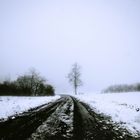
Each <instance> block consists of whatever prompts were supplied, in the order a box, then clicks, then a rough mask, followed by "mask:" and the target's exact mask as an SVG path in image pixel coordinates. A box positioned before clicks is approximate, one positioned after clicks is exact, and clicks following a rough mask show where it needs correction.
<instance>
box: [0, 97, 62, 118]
mask: <svg viewBox="0 0 140 140" xmlns="http://www.w3.org/2000/svg"><path fill="white" fill-rule="evenodd" d="M58 98H60V96H58V95H56V96H52V97H51V96H49V97H47V96H45V97H41V96H40V97H16V96H0V119H2V118H7V117H9V116H13V115H15V114H19V113H22V112H24V111H27V110H29V109H31V108H34V107H37V106H39V105H42V104H46V103H48V102H52V101H55V100H56V99H58Z"/></svg>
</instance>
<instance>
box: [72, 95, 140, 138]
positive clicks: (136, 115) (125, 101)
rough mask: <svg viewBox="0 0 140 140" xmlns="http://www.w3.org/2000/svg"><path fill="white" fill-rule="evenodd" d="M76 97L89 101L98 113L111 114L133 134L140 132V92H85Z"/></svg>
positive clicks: (113, 118)
mask: <svg viewBox="0 0 140 140" xmlns="http://www.w3.org/2000/svg"><path fill="white" fill-rule="evenodd" d="M75 97H77V98H78V99H80V100H81V101H84V102H86V103H88V104H89V105H90V106H91V107H92V108H93V109H94V110H95V111H96V112H97V113H103V114H105V115H107V116H110V117H111V118H112V120H113V121H114V122H117V123H119V124H120V125H121V127H125V128H127V129H128V130H129V131H130V132H131V133H132V134H134V135H137V134H138V133H140V92H130V93H110V94H109V93H107V94H90V95H88V94H87V95H86V94H85V95H77V96H75Z"/></svg>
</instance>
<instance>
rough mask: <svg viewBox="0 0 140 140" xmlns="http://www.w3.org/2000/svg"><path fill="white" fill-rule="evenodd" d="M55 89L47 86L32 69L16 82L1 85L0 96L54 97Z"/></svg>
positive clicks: (6, 82)
mask: <svg viewBox="0 0 140 140" xmlns="http://www.w3.org/2000/svg"><path fill="white" fill-rule="evenodd" d="M54 94H55V91H54V88H53V86H52V85H50V84H46V80H45V78H44V77H42V76H40V74H39V73H37V72H36V70H34V69H32V70H30V71H29V73H28V74H24V75H21V76H18V78H17V79H16V80H15V81H12V82H11V81H4V82H2V83H0V95H15V96H43V95H46V96H52V95H54Z"/></svg>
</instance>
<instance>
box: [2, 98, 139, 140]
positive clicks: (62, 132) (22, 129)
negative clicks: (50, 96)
mask: <svg viewBox="0 0 140 140" xmlns="http://www.w3.org/2000/svg"><path fill="white" fill-rule="evenodd" d="M0 139H1V140H25V139H27V140H139V139H140V138H134V137H132V136H131V135H130V134H129V133H128V132H127V130H124V129H121V128H120V127H119V126H118V125H115V124H112V123H111V119H110V118H107V117H105V116H103V115H99V114H96V113H95V112H94V111H93V110H92V109H91V108H90V107H89V106H88V105H86V104H85V103H82V102H80V101H78V100H77V99H75V98H74V97H71V96H64V97H61V98H60V99H58V100H57V101H55V102H52V103H49V104H45V105H42V106H39V107H37V108H35V109H32V110H30V111H28V112H25V113H23V114H20V115H18V116H15V117H14V118H13V117H11V118H9V119H8V120H7V121H2V120H1V122H0Z"/></svg>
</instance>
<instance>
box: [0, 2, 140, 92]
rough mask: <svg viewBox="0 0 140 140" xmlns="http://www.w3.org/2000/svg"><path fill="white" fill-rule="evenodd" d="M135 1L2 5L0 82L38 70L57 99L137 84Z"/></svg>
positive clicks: (138, 11)
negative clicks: (74, 76) (76, 74)
mask: <svg viewBox="0 0 140 140" xmlns="http://www.w3.org/2000/svg"><path fill="white" fill-rule="evenodd" d="M139 53H140V1H139V0H116V1H113V0H106V1H105V0H59V1H58V0H50V1H49V0H39V1H38V0H30V1H29V0H23V1H21V0H20V1H19V0H12V1H11V0H0V80H1V81H2V80H5V79H6V78H10V79H11V80H14V79H15V78H16V77H17V76H18V75H20V74H23V73H25V72H27V71H28V69H29V68H31V67H34V68H36V69H37V70H38V71H39V72H40V74H41V75H43V76H44V77H46V78H47V80H48V82H49V83H51V84H52V85H54V87H55V88H56V92H57V93H62V92H63V93H64V92H71V91H72V90H73V89H72V87H71V86H70V85H69V83H68V79H67V78H66V77H67V74H68V73H69V71H70V69H71V66H72V64H73V63H75V62H77V63H78V64H79V65H80V66H81V73H82V77H81V79H82V81H83V83H84V84H83V86H82V87H81V88H80V90H79V91H80V92H94V91H100V90H102V89H104V88H105V87H107V86H109V85H114V84H131V83H137V82H140V61H139V60H140V55H139Z"/></svg>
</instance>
